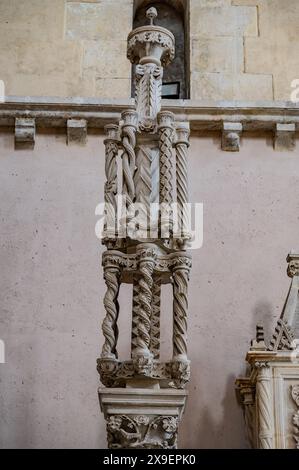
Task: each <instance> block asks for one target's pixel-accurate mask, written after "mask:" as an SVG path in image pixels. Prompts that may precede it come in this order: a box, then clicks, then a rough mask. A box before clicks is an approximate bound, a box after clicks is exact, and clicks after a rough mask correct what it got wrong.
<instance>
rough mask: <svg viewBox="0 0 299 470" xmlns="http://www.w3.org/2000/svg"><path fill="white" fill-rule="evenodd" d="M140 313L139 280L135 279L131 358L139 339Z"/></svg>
mask: <svg viewBox="0 0 299 470" xmlns="http://www.w3.org/2000/svg"><path fill="white" fill-rule="evenodd" d="M138 313H139V284H138V278H137V277H134V280H133V307H132V334H131V357H133V356H134V353H135V351H136V348H137V337H138V319H139V317H138Z"/></svg>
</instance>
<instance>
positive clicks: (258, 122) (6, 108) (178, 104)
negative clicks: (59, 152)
mask: <svg viewBox="0 0 299 470" xmlns="http://www.w3.org/2000/svg"><path fill="white" fill-rule="evenodd" d="M162 106H163V109H164V110H169V111H172V112H173V113H174V114H175V115H176V120H177V121H189V122H190V127H191V130H222V129H223V122H235V123H241V124H242V126H243V131H247V130H248V131H255V130H258V131H269V130H273V131H275V129H276V125H277V124H278V123H288V124H289V123H294V124H295V129H296V131H298V130H299V104H294V103H291V102H285V101H284V102H282V101H277V102H274V101H256V102H242V101H215V102H212V101H195V100H163V102H162ZM125 108H127V109H130V108H132V109H133V108H134V100H133V99H128V100H126V99H122V100H121V99H117V100H112V99H99V98H81V97H77V98H55V97H53V98H52V97H30V96H26V97H15V96H9V97H7V99H6V101H5V102H4V103H0V126H14V125H15V118H31V119H35V123H36V127H37V128H44V127H66V126H67V120H68V119H85V120H86V121H87V125H88V128H98V129H101V128H103V127H104V126H105V125H106V124H107V123H108V122H109V123H111V121H113V120H115V121H117V120H118V119H119V118H120V114H121V111H122V110H123V109H125Z"/></svg>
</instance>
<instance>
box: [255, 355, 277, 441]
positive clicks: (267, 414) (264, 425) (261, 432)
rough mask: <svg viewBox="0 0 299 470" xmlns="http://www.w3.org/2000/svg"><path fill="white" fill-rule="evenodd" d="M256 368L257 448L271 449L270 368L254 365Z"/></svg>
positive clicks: (259, 364)
mask: <svg viewBox="0 0 299 470" xmlns="http://www.w3.org/2000/svg"><path fill="white" fill-rule="evenodd" d="M256 367H257V368H258V369H259V372H258V376H257V384H256V395H257V407H258V423H259V427H258V437H259V448H261V449H272V448H273V426H272V412H271V410H272V398H271V388H270V380H271V379H270V367H269V365H268V363H256Z"/></svg>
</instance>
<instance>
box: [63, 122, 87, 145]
mask: <svg viewBox="0 0 299 470" xmlns="http://www.w3.org/2000/svg"><path fill="white" fill-rule="evenodd" d="M86 139H87V121H86V119H68V120H67V144H68V145H70V144H79V145H85V144H86Z"/></svg>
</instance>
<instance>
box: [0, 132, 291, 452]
mask: <svg viewBox="0 0 299 470" xmlns="http://www.w3.org/2000/svg"><path fill="white" fill-rule="evenodd" d="M191 145H192V146H191V155H190V170H191V171H190V183H191V184H190V185H191V200H192V201H193V202H203V203H204V244H203V247H202V248H201V249H200V250H198V251H194V252H193V270H192V276H191V282H190V316H189V317H190V318H189V345H190V346H189V351H190V358H191V361H192V380H191V383H190V386H189V392H190V398H189V401H188V405H187V408H186V413H185V416H184V421H183V424H182V426H181V437H180V445H181V447H185V448H216V447H220V448H244V447H246V445H247V444H246V441H245V436H244V426H243V418H242V412H241V410H240V408H239V407H238V404H237V401H236V398H235V392H234V380H235V377H236V376H238V375H239V374H240V373H242V372H244V370H245V363H244V356H245V353H246V351H247V349H248V346H249V341H250V339H251V337H252V336H253V335H254V332H255V323H256V322H257V321H260V320H262V321H264V323H265V325H266V327H267V328H273V326H274V322H275V319H276V318H277V317H278V315H279V314H280V311H281V308H282V305H283V302H284V299H285V296H286V293H287V289H288V285H289V280H288V278H287V276H286V274H285V270H286V263H285V257H286V255H287V253H288V251H289V250H290V249H291V248H299V236H298V233H299V184H298V169H299V150H298V149H297V150H296V151H295V152H292V153H277V152H274V151H273V149H272V141H271V138H270V136H263V137H260V138H258V137H249V136H247V137H245V138H244V141H243V144H242V148H241V151H240V152H239V153H233V154H231V153H227V152H222V151H221V150H220V137H219V135H217V134H215V135H213V134H211V135H210V136H208V137H203V136H193V137H192V142H191ZM297 145H298V142H297ZM13 148H14V147H13V134H12V133H2V134H1V135H0V200H1V204H0V211H1V212H0V220H1V226H0V232H1V234H0V240H1V243H0V259H1V272H0V292H1V316H0V338H2V339H3V340H4V341H5V343H6V364H4V365H3V364H0V447H5V448H7V447H9V448H11V447H25V448H42V447H47V448H68V447H71V448H76V447H83V448H94V447H105V445H106V442H105V427H104V420H103V417H102V415H101V413H100V411H99V405H98V399H97V386H98V377H97V373H96V358H97V357H98V355H99V351H100V346H101V344H102V336H101V331H100V324H101V320H102V318H103V314H104V312H103V307H102V298H103V295H104V290H105V287H104V282H103V279H102V272H101V267H100V254H101V251H102V247H101V245H100V243H99V241H98V240H97V238H96V237H95V233H94V226H95V223H96V220H97V217H96V216H95V215H94V210H95V207H96V205H97V203H98V202H100V201H101V199H102V193H103V185H104V170H103V168H104V166H103V163H104V160H103V155H104V154H103V146H102V138H101V137H100V136H96V135H90V136H89V137H88V143H87V146H86V147H83V148H81V147H67V146H66V145H65V135H63V134H56V135H55V134H54V133H50V132H49V133H44V134H38V136H37V142H36V147H35V150H34V151H33V152H31V151H14V149H13ZM163 298H164V301H165V302H164V309H163V312H162V315H163V322H162V324H163V325H164V328H163V337H164V339H165V340H164V341H163V351H164V354H167V353H169V352H170V342H169V341H167V339H166V338H165V337H166V334H165V331H168V330H169V327H168V324H169V316H170V315H171V311H170V307H169V290H168V291H167V289H166V292H165V293H163ZM120 302H121V305H122V312H121V317H120V321H121V325H120V328H121V332H122V334H123V336H122V338H121V340H120V352H121V356H122V357H125V356H126V354H127V352H128V346H127V339H128V338H129V334H130V333H129V326H130V325H129V322H128V315H129V310H130V302H128V289H122V291H121V299H120Z"/></svg>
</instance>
